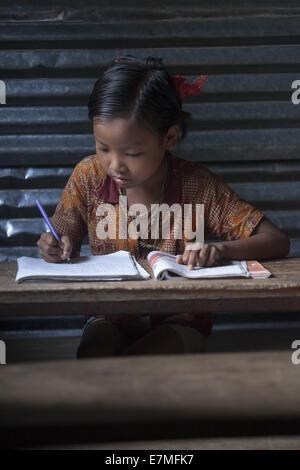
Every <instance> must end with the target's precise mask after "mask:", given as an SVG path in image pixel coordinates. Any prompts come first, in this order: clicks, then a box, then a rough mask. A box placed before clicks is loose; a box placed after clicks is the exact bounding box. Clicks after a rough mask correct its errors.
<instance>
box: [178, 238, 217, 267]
mask: <svg viewBox="0 0 300 470" xmlns="http://www.w3.org/2000/svg"><path fill="white" fill-rule="evenodd" d="M223 252H224V246H223V244H222V242H219V243H208V244H204V245H202V244H201V243H199V242H197V243H189V244H187V246H186V248H185V251H184V253H183V254H182V255H180V256H178V258H177V259H176V262H177V263H180V264H187V265H188V266H187V267H188V269H194V266H196V267H204V266H206V267H210V266H213V265H215V264H217V263H218V262H219V261H220V260H221V259H222V256H223Z"/></svg>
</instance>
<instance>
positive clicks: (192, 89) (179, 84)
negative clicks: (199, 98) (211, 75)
mask: <svg viewBox="0 0 300 470" xmlns="http://www.w3.org/2000/svg"><path fill="white" fill-rule="evenodd" d="M171 78H172V80H173V83H174V85H175V87H176V90H177V93H178V95H179V97H180V99H181V100H183V98H185V97H186V96H189V95H194V96H196V95H201V88H202V87H203V85H204V84H205V82H206V80H207V79H208V75H200V77H197V78H196V79H195V80H194V81H193V83H190V82H186V83H184V82H185V81H186V78H185V77H182V76H181V75H176V76H175V77H171Z"/></svg>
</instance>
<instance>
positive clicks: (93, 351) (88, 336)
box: [77, 318, 128, 359]
mask: <svg viewBox="0 0 300 470" xmlns="http://www.w3.org/2000/svg"><path fill="white" fill-rule="evenodd" d="M127 344H128V339H127V338H126V336H125V335H124V334H123V332H122V331H121V329H120V328H119V327H118V326H117V325H116V324H114V323H112V322H109V321H107V320H105V319H103V318H95V319H93V320H92V321H90V322H89V323H88V324H87V325H86V327H85V328H84V331H83V333H82V337H81V340H80V344H79V347H78V349H77V359H81V358H88V357H105V356H113V355H115V354H118V353H119V352H120V351H121V350H122V349H123V348H124V347H125V346H126V345H127Z"/></svg>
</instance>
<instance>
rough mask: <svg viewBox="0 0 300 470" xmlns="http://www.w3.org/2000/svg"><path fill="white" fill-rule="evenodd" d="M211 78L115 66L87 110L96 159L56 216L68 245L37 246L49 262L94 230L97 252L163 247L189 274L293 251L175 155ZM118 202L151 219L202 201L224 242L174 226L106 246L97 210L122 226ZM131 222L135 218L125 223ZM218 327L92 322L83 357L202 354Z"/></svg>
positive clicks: (140, 65) (122, 60)
mask: <svg viewBox="0 0 300 470" xmlns="http://www.w3.org/2000/svg"><path fill="white" fill-rule="evenodd" d="M205 79H206V77H204V78H202V79H201V78H200V79H198V80H197V81H195V82H194V83H193V84H189V83H185V79H184V78H183V77H180V76H178V75H177V76H176V77H171V76H170V75H169V73H168V72H167V70H166V69H165V67H164V65H163V64H162V60H161V59H156V58H152V57H148V58H145V59H142V58H136V57H133V56H129V55H128V56H124V57H118V58H117V59H115V60H113V61H112V62H111V63H110V64H109V66H108V67H107V68H106V70H105V71H104V73H103V75H102V76H101V77H100V78H99V79H98V80H97V82H96V83H95V86H94V88H93V91H92V93H91V96H90V99H89V103H88V108H89V119H90V120H91V121H92V123H93V132H94V137H95V141H96V154H95V155H91V156H87V157H86V158H84V159H83V160H82V161H80V162H79V163H78V164H77V165H76V167H75V169H74V171H73V173H72V175H71V177H70V179H69V181H68V183H67V185H66V187H65V189H64V191H63V194H62V197H61V200H60V201H59V203H58V205H57V208H56V211H55V214H54V216H53V217H52V223H53V225H54V227H55V229H56V230H57V232H58V233H59V234H60V236H61V240H62V241H61V243H58V242H57V241H56V239H55V238H54V237H53V235H52V234H51V233H49V232H46V233H43V234H42V235H41V237H40V239H39V241H38V243H37V244H38V246H39V248H40V255H41V256H42V257H43V258H44V260H46V261H48V262H54V263H56V262H59V261H61V260H64V259H66V258H67V257H68V256H70V255H71V256H74V255H78V254H79V252H80V246H81V243H82V240H83V238H84V237H85V235H86V234H87V233H88V236H89V244H90V247H91V250H92V253H93V254H94V255H102V254H108V253H112V252H114V251H118V250H127V251H131V252H132V253H133V255H134V256H135V257H136V258H145V257H146V256H147V254H148V253H149V251H152V250H161V251H165V252H168V253H172V254H179V255H180V256H179V257H178V260H177V261H178V262H179V263H184V264H187V265H188V267H189V269H193V267H194V266H212V265H213V264H215V263H218V261H220V260H221V259H236V260H238V259H260V260H264V259H272V258H280V257H284V256H286V255H287V254H288V252H289V246H290V243H289V239H288V238H287V237H286V235H285V234H284V233H282V232H281V231H280V230H279V229H278V228H277V227H276V226H275V225H273V224H272V223H271V222H270V221H269V220H267V218H266V217H265V216H264V214H263V213H262V212H260V211H259V210H257V209H256V208H255V207H253V206H252V205H251V204H249V203H247V202H246V201H245V200H243V199H241V198H239V196H238V195H237V194H236V193H235V192H234V191H233V190H232V189H231V188H230V187H229V186H228V185H227V184H225V182H223V180H222V179H221V178H220V177H218V176H216V175H214V174H213V173H212V172H211V171H210V170H208V169H207V168H206V167H205V166H203V165H202V164H201V163H199V162H197V161H195V162H191V161H186V160H184V159H182V158H180V157H175V155H173V154H172V153H171V151H172V150H173V149H174V148H175V146H176V143H177V141H178V140H182V139H183V138H184V137H185V135H186V117H187V116H188V113H185V112H184V111H183V110H182V100H183V98H184V97H185V96H188V95H189V94H195V95H196V94H198V95H199V94H200V89H201V87H202V85H203V83H204V81H205ZM195 160H197V156H195ZM120 196H126V197H127V205H128V208H130V206H131V205H132V204H134V203H140V204H144V206H145V207H146V208H147V209H148V213H146V215H147V217H148V215H149V216H150V215H151V209H152V206H151V204H155V203H156V204H157V203H158V204H162V203H165V204H168V205H169V206H172V204H175V203H177V204H180V205H181V206H182V207H184V206H183V205H184V204H192V205H195V204H204V225H205V227H204V228H205V231H204V235H205V236H207V234H208V233H211V234H214V235H216V236H217V237H218V238H219V239H220V242H215V243H204V244H202V245H201V244H199V243H191V242H189V243H188V241H187V240H186V239H185V237H181V238H177V237H175V236H174V229H175V227H174V224H175V222H174V219H172V221H171V230H170V236H169V238H167V239H165V238H163V237H162V234H161V232H160V234H159V238H158V239H151V238H150V235H151V233H150V235H149V237H148V238H147V239H146V238H145V237H141V236H140V237H139V238H138V239H135V238H134V237H130V236H128V237H127V238H121V237H118V236H113V237H111V238H106V239H103V238H102V239H101V238H99V236H98V232H97V224H98V222H99V220H101V217H100V216H99V212H98V213H97V209H98V208H99V206H101V204H107V203H109V204H112V205H113V206H114V207H115V210H116V217H117V227H118V223H119V218H120V200H119V197H120ZM153 207H155V206H153ZM133 220H134V216H130V215H129V216H128V217H127V224H130V223H131V222H132V221H133ZM117 233H119V232H117ZM99 313H100V312H97V314H99ZM211 328H212V319H211V314H208V313H201V314H199V315H197V314H190V313H189V312H182V314H174V315H159V316H158V315H151V312H149V315H146V316H139V315H135V316H134V317H132V316H130V315H128V316H122V315H119V316H118V317H116V316H113V315H112V316H107V315H106V316H103V315H102V316H97V318H94V317H91V318H90V319H89V321H88V322H87V325H86V326H85V328H84V331H83V335H82V338H81V343H80V346H79V349H78V353H77V357H78V358H83V357H95V356H105V355H113V354H155V353H178V352H189V353H190V352H199V351H202V350H204V349H205V338H206V337H207V336H208V335H209V334H210V332H211Z"/></svg>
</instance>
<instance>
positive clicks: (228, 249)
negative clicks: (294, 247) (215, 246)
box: [221, 233, 290, 260]
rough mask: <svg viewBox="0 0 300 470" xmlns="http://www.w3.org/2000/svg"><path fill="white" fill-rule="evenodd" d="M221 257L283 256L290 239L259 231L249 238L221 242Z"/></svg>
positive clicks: (260, 257)
mask: <svg viewBox="0 0 300 470" xmlns="http://www.w3.org/2000/svg"><path fill="white" fill-rule="evenodd" d="M221 245H222V258H225V259H237V260H243V259H261V260H263V259H274V258H284V257H285V256H287V255H288V253H289V250H290V241H289V239H288V237H286V236H285V235H283V236H278V235H277V234H274V233H259V234H256V235H252V236H251V237H249V238H243V239H241V240H232V241H224V242H221Z"/></svg>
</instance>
